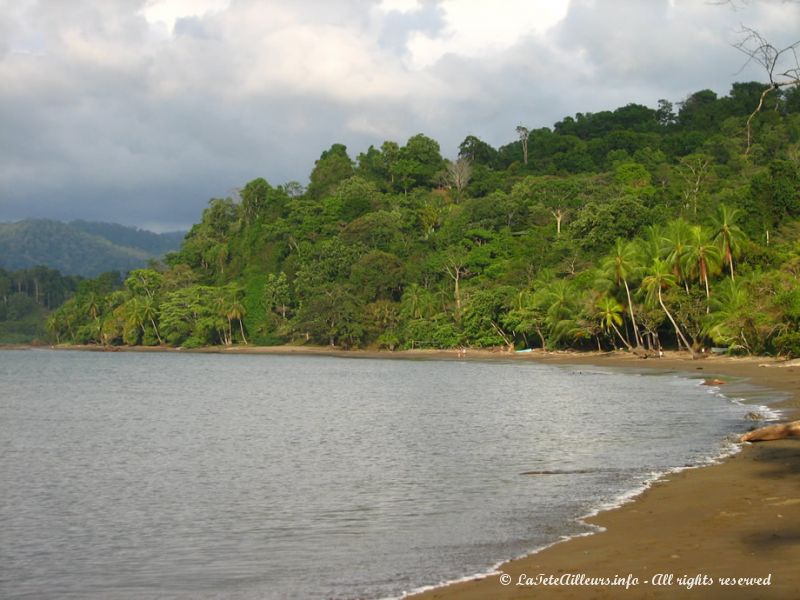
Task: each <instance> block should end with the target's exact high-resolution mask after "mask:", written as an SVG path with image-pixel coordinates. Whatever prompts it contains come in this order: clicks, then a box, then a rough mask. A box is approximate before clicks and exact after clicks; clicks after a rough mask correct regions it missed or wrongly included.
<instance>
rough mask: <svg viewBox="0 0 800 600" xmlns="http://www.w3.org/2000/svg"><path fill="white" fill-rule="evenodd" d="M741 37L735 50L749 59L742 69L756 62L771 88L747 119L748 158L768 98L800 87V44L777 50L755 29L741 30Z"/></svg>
mask: <svg viewBox="0 0 800 600" xmlns="http://www.w3.org/2000/svg"><path fill="white" fill-rule="evenodd" d="M741 34H742V38H741V39H740V40H739V41H738V42H737V43H735V44H734V48H736V49H737V50H739V51H740V52H742V53H743V54H744V55H745V56H747V61H746V62H745V64H744V65H742V69H744V67H746V66H747V65H748V64H750V63H751V62H754V63H756V64H759V65H761V66H762V67H763V68H764V70H765V71H766V74H767V78H768V79H769V84H768V85H767V87H766V88H764V91H763V92H762V93H761V97H760V98H759V101H758V106H756V108H755V110H754V111H753V112H752V113H751V114H750V116H749V117H748V118H747V148H746V150H745V155H748V154H749V153H750V146H751V142H752V123H753V119H754V118H755V117H756V115H758V113H760V112H761V109H762V108H763V106H764V101H765V100H766V98H767V96H768V95H769V94H771V93H772V92H777V91H778V90H780V89H781V88H785V87H792V86H797V85H800V57H799V56H798V48H800V40H798V41H796V42H794V43H793V44H789V45H788V46H785V47H783V48H780V49H778V48H776V47H775V46H773V45H772V44H771V43H769V42H768V41H767V40H766V39H765V38H764V37H763V36H762V35H761V34H760V33H759V32H758V31H756V30H755V29H750V28H749V27H742V31H741Z"/></svg>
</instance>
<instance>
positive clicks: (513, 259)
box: [47, 82, 800, 356]
mask: <svg viewBox="0 0 800 600" xmlns="http://www.w3.org/2000/svg"><path fill="white" fill-rule="evenodd" d="M764 88H765V86H764V84H762V83H757V82H750V83H735V84H733V86H732V88H731V90H730V92H729V93H728V94H727V95H726V96H719V95H718V94H717V93H715V92H713V91H711V90H702V91H698V92H696V93H694V94H692V95H690V96H689V97H687V98H686V99H684V100H683V101H682V102H678V103H675V104H673V103H671V102H669V101H667V100H661V101H659V102H658V106H657V107H655V108H651V107H646V106H642V105H638V104H629V105H627V106H623V107H620V108H617V109H616V110H613V111H603V112H597V113H587V114H582V113H578V114H577V115H575V116H574V117H566V118H564V119H563V120H561V121H559V122H557V123H555V125H554V126H553V127H552V128H541V129H529V128H527V127H525V126H519V127H517V128H516V131H510V132H509V136H508V138H509V140H510V141H509V143H507V144H506V145H503V146H501V147H499V148H494V147H492V146H491V145H490V144H488V143H486V142H484V141H483V140H481V139H479V138H477V137H475V136H473V135H467V136H466V137H465V138H464V141H463V142H462V143H461V144H460V145H459V147H458V149H457V157H454V159H453V160H447V159H445V158H443V156H442V149H441V148H440V146H439V144H438V143H437V142H436V141H435V140H433V139H431V138H429V137H427V136H425V135H423V134H419V135H414V136H413V137H411V138H410V139H408V140H407V141H405V143H403V144H401V143H399V142H394V141H385V142H383V143H382V144H380V146H379V147H377V146H370V147H369V148H368V149H366V150H364V151H363V152H360V153H358V154H357V155H356V156H352V155H351V154H350V153H348V149H347V148H346V147H345V146H344V145H341V144H333V145H332V146H330V148H328V149H327V150H325V151H323V152H322V153H321V155H320V157H319V159H318V160H317V161H316V163H315V165H314V168H313V170H312V172H311V174H310V177H309V183H308V185H302V184H300V183H298V182H289V183H283V184H280V185H275V184H272V183H270V182H268V181H266V180H265V179H264V178H256V179H253V180H252V181H249V182H247V183H246V184H244V185H243V187H241V188H240V189H239V190H238V192H237V193H236V194H234V195H233V196H234V197H228V198H214V199H212V200H210V202H209V204H208V207H207V208H206V210H205V211H204V212H203V214H202V218H201V219H200V222H199V223H197V224H195V225H194V226H193V227H192V228H191V230H190V231H189V233H188V234H187V235H186V237H185V239H184V241H183V244H182V246H181V248H180V250H178V251H177V252H173V253H171V254H168V255H167V257H166V258H165V259H164V260H163V261H161V262H156V261H153V262H151V264H150V267H149V268H145V269H137V270H133V271H131V272H129V273H127V274H126V275H124V276H113V275H111V274H105V275H103V276H100V277H98V278H96V279H86V280H82V281H80V282H79V283H77V285H76V286H75V287H76V289H75V291H74V293H72V294H71V297H70V298H69V299H68V300H66V302H64V303H63V304H61V305H60V307H58V308H57V309H55V310H53V311H52V312H50V313H49V316H47V331H48V335H49V336H50V337H51V341H52V342H54V343H61V344H65V343H66V344H102V345H146V346H158V345H167V346H175V347H186V348H191V347H201V346H211V345H237V344H251V345H252V344H255V345H282V344H293V345H298V344H313V345H325V346H335V347H341V348H380V349H387V350H396V349H406V348H454V347H503V348H506V349H509V350H514V349H526V348H544V349H547V350H552V349H558V348H564V349H585V350H598V349H599V350H611V349H615V348H620V349H628V350H632V351H637V352H643V353H647V352H657V351H659V350H660V349H661V348H672V349H686V350H688V351H691V352H692V353H701V352H706V351H711V350H712V349H714V350H715V351H717V352H722V351H724V352H729V353H750V354H781V355H786V356H798V355H800V280H799V279H798V277H800V223H798V217H800V90H799V89H798V88H797V87H794V88H790V89H785V90H774V92H773V93H771V94H768V95H766V96H762V94H763V92H764ZM765 97H766V100H764V102H763V107H762V108H761V110H759V111H758V112H757V113H754V112H753V111H754V109H755V107H757V106H759V103H760V100H763V99H764V98H765ZM264 161H265V162H267V161H269V157H264Z"/></svg>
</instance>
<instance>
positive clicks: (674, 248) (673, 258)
mask: <svg viewBox="0 0 800 600" xmlns="http://www.w3.org/2000/svg"><path fill="white" fill-rule="evenodd" d="M690 236H691V229H690V227H689V224H688V223H687V222H686V221H684V220H683V219H677V220H675V221H672V222H671V223H670V224H669V225H668V226H667V231H666V232H665V234H664V236H663V237H662V242H663V249H664V253H665V254H666V258H667V262H669V265H670V266H671V267H672V272H673V273H674V274H675V276H676V277H677V278H678V281H679V282H681V283H683V285H684V287H685V289H686V292H687V293H688V292H689V282H688V281H687V279H686V275H685V273H684V271H683V263H684V256H685V255H686V250H687V248H688V246H689V243H690V241H689V240H690Z"/></svg>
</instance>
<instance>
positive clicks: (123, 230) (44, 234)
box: [0, 219, 185, 277]
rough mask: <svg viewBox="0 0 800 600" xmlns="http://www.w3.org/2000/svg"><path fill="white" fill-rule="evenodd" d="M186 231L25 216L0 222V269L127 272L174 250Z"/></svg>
mask: <svg viewBox="0 0 800 600" xmlns="http://www.w3.org/2000/svg"><path fill="white" fill-rule="evenodd" d="M184 235H185V232H170V233H161V234H159V233H153V232H152V231H147V230H143V229H138V228H135V227H126V226H124V225H119V224H117V223H98V222H92V221H72V222H70V223H64V222H61V221H53V220H49V219H26V220H24V221H18V222H15V223H0V268H3V269H7V270H18V269H28V268H31V267H35V266H37V265H45V266H47V267H50V268H52V269H58V270H59V271H60V272H61V273H62V274H64V275H82V276H84V277H95V276H97V275H99V274H100V273H104V272H106V271H121V272H126V271H130V270H132V269H138V268H140V267H143V266H145V265H146V264H147V262H148V261H149V260H150V259H152V258H161V257H162V256H164V255H165V254H166V253H167V252H171V251H173V250H178V249H179V248H180V245H181V242H182V240H183V236H184Z"/></svg>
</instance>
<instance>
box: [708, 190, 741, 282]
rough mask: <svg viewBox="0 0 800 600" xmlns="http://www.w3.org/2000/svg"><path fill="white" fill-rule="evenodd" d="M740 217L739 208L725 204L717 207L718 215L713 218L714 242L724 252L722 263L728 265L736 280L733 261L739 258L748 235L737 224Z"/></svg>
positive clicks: (732, 276)
mask: <svg viewBox="0 0 800 600" xmlns="http://www.w3.org/2000/svg"><path fill="white" fill-rule="evenodd" d="M738 215H739V209H738V208H728V207H727V206H725V205H724V204H720V205H719V207H717V214H716V215H715V217H714V218H713V223H714V230H715V233H714V242H715V243H716V244H717V246H719V249H720V251H721V252H722V262H723V264H726V265H728V268H729V269H730V273H731V279H734V280H735V279H736V278H735V277H734V274H733V259H734V258H738V257H739V255H740V254H741V252H742V243H743V242H744V241H745V240H747V235H745V233H744V231H742V230H741V228H740V227H739V226H738V225H737V224H736V217H737V216H738Z"/></svg>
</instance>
